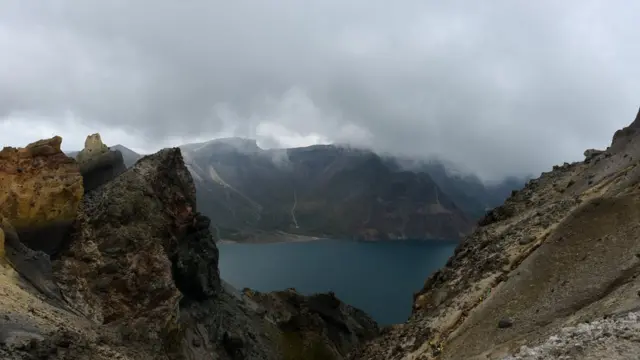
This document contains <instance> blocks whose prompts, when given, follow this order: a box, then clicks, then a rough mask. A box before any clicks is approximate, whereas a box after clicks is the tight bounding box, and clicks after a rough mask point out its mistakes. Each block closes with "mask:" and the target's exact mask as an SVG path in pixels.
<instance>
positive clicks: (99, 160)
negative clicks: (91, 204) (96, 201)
mask: <svg viewBox="0 0 640 360" xmlns="http://www.w3.org/2000/svg"><path fill="white" fill-rule="evenodd" d="M76 160H77V161H78V164H79V165H80V173H81V174H82V180H83V185H84V191H85V193H87V192H89V191H93V190H95V189H96V188H98V187H100V186H101V185H103V184H105V183H107V182H109V181H111V180H112V179H114V178H115V177H116V176H118V175H120V174H122V173H123V172H124V171H125V170H126V169H127V167H126V166H125V164H124V159H123V157H122V153H121V152H120V151H118V150H115V151H110V150H109V148H108V147H107V146H106V145H105V144H104V143H102V139H101V138H100V134H92V135H89V136H87V139H86V140H85V142H84V149H82V151H80V152H79V153H78V155H77V156H76Z"/></svg>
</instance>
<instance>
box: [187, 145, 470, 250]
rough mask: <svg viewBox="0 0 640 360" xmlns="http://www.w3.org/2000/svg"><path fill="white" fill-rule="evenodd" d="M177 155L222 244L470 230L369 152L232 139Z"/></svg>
mask: <svg viewBox="0 0 640 360" xmlns="http://www.w3.org/2000/svg"><path fill="white" fill-rule="evenodd" d="M182 148H183V149H184V154H185V158H186V159H187V164H188V166H189V169H190V170H191V172H192V174H193V176H194V179H195V181H196V187H197V188H198V194H199V195H198V203H199V206H200V209H201V211H202V212H203V213H204V214H207V215H208V216H210V217H211V218H212V219H213V224H214V225H215V227H216V229H217V231H218V233H219V234H220V237H222V238H223V239H226V240H235V241H249V242H251V241H265V240H266V241H269V240H270V239H274V238H275V239H278V238H279V239H287V238H293V237H294V236H292V235H291V234H293V235H301V236H315V237H333V238H357V239H367V240H387V239H392V240H393V239H407V238H408V239H429V240H434V239H448V240H452V239H458V238H460V237H461V236H462V235H464V234H467V233H468V232H469V231H470V230H471V228H472V226H473V221H472V220H471V218H469V217H468V216H467V215H466V214H465V213H464V212H463V211H462V210H460V209H459V208H458V206H456V204H454V202H453V201H451V199H450V198H449V197H448V196H447V195H446V194H445V193H444V192H442V191H441V190H440V189H439V187H438V185H437V184H436V183H435V182H434V181H433V180H432V179H431V177H430V176H429V175H428V174H426V173H424V172H413V171H403V170H401V169H398V168H397V167H394V166H391V165H390V164H389V163H388V162H387V161H385V160H384V159H383V158H381V157H380V156H378V155H377V154H375V153H372V152H370V151H366V150H358V149H348V148H344V147H338V146H332V145H317V146H310V147H304V148H292V149H271V150H263V149H260V148H259V147H258V146H257V144H256V143H255V141H254V140H248V139H237V138H233V139H219V140H215V141H210V142H207V143H204V144H189V145H185V146H183V147H182Z"/></svg>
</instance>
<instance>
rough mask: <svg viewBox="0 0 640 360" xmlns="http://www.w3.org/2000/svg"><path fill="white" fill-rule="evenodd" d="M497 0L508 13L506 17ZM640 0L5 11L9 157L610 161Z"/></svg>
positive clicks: (9, 0) (632, 66) (0, 34)
mask: <svg viewBox="0 0 640 360" xmlns="http://www.w3.org/2000/svg"><path fill="white" fill-rule="evenodd" d="M489 4H490V5H489ZM639 13H640V2H638V1H632V0H629V1H588V0H586V1H585V0H582V1H577V0H576V1H573V0H563V1H556V0H553V1H551V0H550V1H515V0H492V1H472V0H468V1H455V0H454V1H451V0H448V1H427V0H403V1H389V0H384V1H383V0H346V1H345V0H340V1H338V0H295V1H294V0H270V1H260V0H233V1H215V0H202V1H199V0H191V1H174V0H149V1H143V0H136V1H128V0H127V1H125V0H109V1H104V0H76V1H71V0H67V1H63V0H57V1H56V0H50V1H24V0H2V1H0V144H2V145H12V146H17V145H25V144H26V143H28V142H31V141H33V140H35V139H37V138H42V137H48V136H52V135H54V134H59V135H61V136H63V138H64V141H63V147H64V148H65V149H67V150H72V149H78V148H81V147H82V144H83V142H84V138H85V136H86V135H87V134H88V133H92V132H96V131H99V132H100V133H101V134H102V137H103V139H104V140H105V142H106V143H108V144H116V143H122V144H124V145H125V146H128V147H131V148H133V149H136V150H138V151H144V152H149V151H155V150H157V149H159V148H161V147H164V146H169V145H177V144H180V143H182V142H190V141H199V140H207V139H211V138H214V137H220V136H229V135H237V136H248V137H255V138H257V139H258V140H259V144H261V146H263V147H274V146H297V145H309V144H313V143H319V142H321V143H324V142H348V143H352V144H355V145H361V146H367V147H371V148H373V149H374V150H377V151H389V152H392V153H398V154H406V155H412V156H427V155H438V156H442V157H444V158H446V159H447V160H450V161H453V162H454V163H458V164H459V165H460V166H461V167H463V168H466V169H469V170H471V171H474V172H477V173H478V174H479V175H481V176H482V177H483V178H485V179H494V178H498V177H500V176H504V175H508V174H524V173H533V174H539V172H540V171H545V170H549V169H550V168H551V166H552V165H554V164H557V163H562V162H563V161H570V160H580V159H582V152H583V151H584V150H585V149H587V148H591V147H597V148H604V147H606V146H607V145H608V144H609V142H610V140H611V136H612V135H613V132H614V131H615V130H616V129H618V128H621V127H623V126H625V125H627V124H628V123H630V122H631V121H632V120H633V118H634V117H635V115H636V112H637V110H638V107H639V106H640V29H639V28H638V25H637V24H638V14H639Z"/></svg>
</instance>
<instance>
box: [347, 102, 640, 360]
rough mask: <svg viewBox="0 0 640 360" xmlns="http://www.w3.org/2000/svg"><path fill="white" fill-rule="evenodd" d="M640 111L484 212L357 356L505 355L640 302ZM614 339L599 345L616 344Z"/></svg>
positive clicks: (576, 354)
mask: <svg viewBox="0 0 640 360" xmlns="http://www.w3.org/2000/svg"><path fill="white" fill-rule="evenodd" d="M639 119H640V113H639V116H638V118H636V120H635V121H634V122H633V124H631V125H630V126H629V127H627V128H625V129H622V130H620V131H618V132H616V135H615V136H614V138H613V141H612V144H611V146H610V147H609V148H608V149H607V150H606V151H604V152H602V153H592V154H591V155H592V157H590V158H589V159H588V161H585V162H581V163H574V164H564V165H563V166H557V167H554V170H553V171H551V172H548V173H543V174H542V176H541V177H540V178H538V179H535V180H531V181H530V182H529V183H528V184H527V185H526V187H525V188H524V189H523V190H521V191H518V192H516V193H514V194H513V195H512V196H511V197H510V198H509V199H508V200H507V201H506V202H505V204H504V205H502V206H500V207H498V208H496V209H494V210H493V211H491V212H490V213H488V214H487V216H485V218H484V219H482V220H481V221H480V227H479V228H478V229H477V230H476V231H475V232H474V233H473V234H472V235H471V236H469V237H468V238H467V239H466V240H465V241H464V242H463V243H462V244H460V246H458V248H457V249H456V250H455V254H454V255H453V256H452V257H451V258H450V259H449V261H448V263H447V265H446V266H445V267H444V268H442V269H440V270H439V271H438V272H436V273H434V274H433V275H432V276H430V277H429V278H428V279H427V281H426V282H425V285H424V288H423V289H422V290H421V291H419V292H418V293H417V294H416V295H415V302H414V311H413V314H412V316H411V318H410V319H409V321H408V322H407V323H406V324H403V325H399V326H397V327H395V328H393V329H391V330H390V331H388V332H387V333H386V334H385V335H384V336H382V337H381V338H379V339H376V340H375V341H373V342H371V343H369V344H366V345H365V346H363V347H362V348H361V349H360V350H359V351H357V352H354V353H353V354H352V357H353V358H355V359H367V360H376V359H384V360H388V359H433V358H437V359H499V358H502V357H504V356H507V355H508V354H510V353H514V352H516V351H518V349H519V348H520V346H522V345H528V346H531V347H535V346H536V345H539V344H541V343H543V342H544V341H546V340H547V338H549V336H552V335H555V334H557V333H558V332H559V331H560V329H561V328H564V327H568V326H575V325H576V324H579V323H582V322H589V321H594V320H597V319H601V318H602V317H603V316H609V315H612V314H618V313H623V312H626V311H629V310H632V309H636V308H638V307H640V297H639V296H638V286H640V282H638V275H640V255H639V254H640V240H639V239H640V225H638V224H640V211H638V209H640V162H639V161H638V160H640V136H638V134H637V128H639V127H640V125H638V124H639V123H640V120H639ZM504 324H508V325H509V326H502V325H504ZM612 341H613V340H612ZM613 342H615V341H613ZM587 346H590V345H589V344H585V347H587ZM594 346H595V345H594ZM607 346H609V347H608V348H607V347H605V348H604V349H602V348H601V349H600V350H599V352H597V353H599V354H607V351H610V352H615V350H614V349H615V344H609V345H607ZM587 353H588V351H587V350H586V349H585V348H583V349H582V350H581V351H576V352H574V353H572V354H570V356H568V357H567V359H582V358H583V357H582V356H583V355H584V354H587Z"/></svg>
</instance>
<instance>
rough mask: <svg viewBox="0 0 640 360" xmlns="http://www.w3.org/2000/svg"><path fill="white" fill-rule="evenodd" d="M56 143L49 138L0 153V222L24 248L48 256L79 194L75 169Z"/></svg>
mask: <svg viewBox="0 0 640 360" xmlns="http://www.w3.org/2000/svg"><path fill="white" fill-rule="evenodd" d="M61 143H62V138H60V137H54V138H51V139H46V140H41V141H37V142H35V143H32V144H29V145H27V146H26V147H25V148H20V149H17V148H11V147H5V148H4V149H3V150H2V151H0V204H2V206H0V220H1V218H4V219H5V220H6V221H7V222H9V223H10V224H11V225H12V226H13V227H15V229H16V231H17V232H18V233H19V234H20V236H21V238H22V241H23V242H24V243H25V244H27V245H28V246H30V247H31V248H33V249H36V250H43V251H46V252H48V253H52V252H54V251H55V249H57V248H58V247H59V246H60V244H61V242H62V241H63V239H64V238H65V237H66V236H67V233H68V230H69V227H70V225H71V223H72V221H73V220H74V219H75V217H76V213H77V209H78V206H79V204H80V200H81V198H82V193H83V187H82V177H81V175H80V172H79V171H78V166H77V164H76V162H75V161H73V160H72V159H70V158H68V157H67V156H66V155H65V154H64V153H62V151H61V150H60V144H61Z"/></svg>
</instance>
